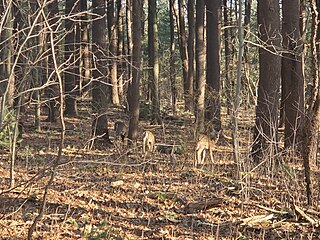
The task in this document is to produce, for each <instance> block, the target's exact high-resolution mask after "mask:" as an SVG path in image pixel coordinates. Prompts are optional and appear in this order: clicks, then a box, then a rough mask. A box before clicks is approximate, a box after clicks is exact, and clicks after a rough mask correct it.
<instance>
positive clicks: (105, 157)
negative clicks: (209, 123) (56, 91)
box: [0, 108, 320, 239]
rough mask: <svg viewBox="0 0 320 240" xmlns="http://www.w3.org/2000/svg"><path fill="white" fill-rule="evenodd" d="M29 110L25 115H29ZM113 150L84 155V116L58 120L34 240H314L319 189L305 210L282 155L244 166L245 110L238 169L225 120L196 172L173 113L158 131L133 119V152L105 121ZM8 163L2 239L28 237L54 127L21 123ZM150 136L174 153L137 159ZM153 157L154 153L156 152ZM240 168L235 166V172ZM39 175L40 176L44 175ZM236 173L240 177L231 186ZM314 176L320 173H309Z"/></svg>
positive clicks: (292, 161) (0, 180) (0, 171)
mask: <svg viewBox="0 0 320 240" xmlns="http://www.w3.org/2000/svg"><path fill="white" fill-rule="evenodd" d="M31 113H32V112H30V114H31ZM109 117H110V118H109V119H110V121H109V127H110V136H111V140H112V142H113V143H114V146H111V147H110V146H109V147H105V148H100V149H99V150H98V149H91V150H89V149H88V140H89V139H90V132H91V119H92V118H91V116H90V114H89V112H88V111H86V110H85V109H82V111H81V112H80V117H78V118H68V117H66V118H65V121H66V127H67V131H66V140H65V148H64V149H63V157H62V162H61V163H60V165H59V166H58V168H57V173H56V177H55V180H54V182H53V185H52V186H51V187H50V189H49V193H48V202H47V205H46V209H45V213H44V216H43V218H42V220H41V221H40V222H39V223H38V224H37V227H36V231H35V232H34V238H35V239H319V237H320V229H319V219H320V205H319V199H320V194H319V192H320V191H319V189H320V184H319V181H316V182H315V184H314V186H313V187H314V189H315V190H314V203H316V204H315V205H314V206H313V207H309V208H307V204H306V197H305V186H304V185H305V184H304V175H303V164H302V161H301V160H300V159H297V158H294V157H290V155H286V156H285V157H282V158H283V159H282V162H284V163H285V164H280V165H279V166H272V165H271V164H268V161H265V162H262V163H260V164H258V165H257V164H253V163H252V162H251V161H250V159H249V152H250V144H251V142H252V133H251V132H250V129H251V126H252V125H253V123H254V117H253V112H252V111H251V112H250V111H248V110H243V111H241V114H240V125H239V129H240V138H239V140H240V149H241V159H240V163H239V165H236V164H235V163H234V160H233V150H232V144H231V141H230V140H228V139H229V138H231V127H230V125H228V124H226V123H227V122H229V121H230V120H228V117H227V116H226V115H225V114H223V128H224V135H226V136H227V137H229V138H226V139H225V141H220V142H219V146H218V149H217V151H215V152H214V160H215V162H214V164H211V162H210V160H209V159H207V161H206V164H205V165H204V166H201V167H198V168H195V167H194V166H193V159H194V146H195V141H194V124H193V122H194V119H192V118H191V117H190V116H188V115H183V114H181V115H178V116H177V117H170V118H167V119H165V120H164V123H163V124H162V125H157V126H154V125H150V124H149V122H148V121H141V125H140V130H139V134H140V137H139V141H138V146H137V148H136V149H135V150H132V149H129V148H128V147H127V146H126V145H123V144H122V143H121V142H120V141H118V140H116V139H114V131H113V124H114V122H115V121H117V120H119V119H123V113H122V112H121V111H120V110H119V109H117V108H112V109H111V111H110V114H109ZM24 125H25V130H24V132H23V140H22V141H21V142H20V143H19V147H18V150H17V153H18V156H17V160H16V165H15V171H16V175H15V178H16V183H15V184H16V187H15V188H14V189H11V190H10V191H7V189H8V188H9V176H10V174H9V172H10V171H9V169H10V161H9V157H8V154H7V153H6V154H5V152H4V153H3V154H2V156H1V158H2V159H1V162H0V176H1V177H0V186H1V189H0V237H1V239H26V237H27V232H28V229H29V228H30V226H31V224H32V222H33V220H34V218H35V217H36V216H37V215H38V208H39V206H40V205H41V203H42V198H43V193H44V188H45V185H46V184H47V182H48V179H49V177H48V176H49V170H48V167H49V166H51V165H50V164H51V163H52V162H53V161H54V160H55V159H56V157H57V153H58V143H59V138H60V131H61V126H60V125H59V124H58V123H55V124H50V123H46V122H42V123H41V127H42V130H41V131H35V130H34V129H33V127H32V126H33V117H32V116H31V115H29V116H27V117H25V121H24ZM144 129H151V130H152V131H153V132H154V134H155V136H156V142H157V144H158V145H163V144H166V145H177V146H179V148H180V150H182V151H178V152H177V153H174V154H172V153H169V152H168V153H160V152H159V151H156V152H155V153H154V154H148V155H147V156H144V155H143V154H142V153H141V148H142V147H141V144H142V143H141V140H142V133H143V130H144ZM158 149H159V148H158ZM237 166H238V167H237ZM44 169H46V171H43V170H44ZM237 169H240V178H237V176H236V173H237ZM312 169H313V175H314V179H315V178H316V177H315V176H317V175H319V169H318V168H317V166H313V168H312Z"/></svg>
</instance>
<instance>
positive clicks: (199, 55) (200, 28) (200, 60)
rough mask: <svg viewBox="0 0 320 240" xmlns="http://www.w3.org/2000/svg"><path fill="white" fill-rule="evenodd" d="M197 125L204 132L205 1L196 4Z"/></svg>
mask: <svg viewBox="0 0 320 240" xmlns="http://www.w3.org/2000/svg"><path fill="white" fill-rule="evenodd" d="M196 12H197V15H196V114H195V115H196V123H197V128H198V130H199V131H200V132H204V120H205V119H204V117H205V85H206V79H205V46H204V0H197V3H196Z"/></svg>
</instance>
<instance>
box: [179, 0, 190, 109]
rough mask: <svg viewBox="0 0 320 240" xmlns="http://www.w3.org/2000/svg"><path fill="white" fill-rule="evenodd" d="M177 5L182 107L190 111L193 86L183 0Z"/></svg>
mask: <svg viewBox="0 0 320 240" xmlns="http://www.w3.org/2000/svg"><path fill="white" fill-rule="evenodd" d="M178 6H179V45H180V56H181V61H182V73H183V74H182V75H183V91H184V108H185V111H192V109H193V106H192V105H193V101H192V95H191V94H192V88H193V86H192V85H191V83H190V82H189V79H188V71H189V70H188V67H189V66H188V52H187V40H186V27H185V14H184V0H178Z"/></svg>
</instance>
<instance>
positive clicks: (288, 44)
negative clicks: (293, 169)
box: [281, 0, 304, 149]
mask: <svg viewBox="0 0 320 240" xmlns="http://www.w3.org/2000/svg"><path fill="white" fill-rule="evenodd" d="M282 16H283V19H282V37H283V48H284V50H285V52H284V53H283V57H282V69H281V70H282V71H281V79H282V88H281V89H282V91H283V92H284V93H283V94H282V97H283V98H282V102H283V103H284V112H285V113H284V116H285V118H284V122H285V130H284V137H285V147H286V148H288V147H292V148H293V149H296V148H297V147H298V146H297V145H299V144H300V143H301V139H298V136H297V133H298V132H299V129H300V128H301V124H302V122H303V117H304V76H303V69H302V50H303V45H302V44H303V43H302V41H301V34H300V22H299V18H300V0H283V1H282Z"/></svg>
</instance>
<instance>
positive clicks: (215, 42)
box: [206, 0, 221, 131]
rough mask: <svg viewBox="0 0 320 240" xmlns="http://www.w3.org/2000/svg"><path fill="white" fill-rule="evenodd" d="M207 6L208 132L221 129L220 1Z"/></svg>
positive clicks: (211, 2)
mask: <svg viewBox="0 0 320 240" xmlns="http://www.w3.org/2000/svg"><path fill="white" fill-rule="evenodd" d="M206 6H207V8H206V9H207V15H206V16H207V31H206V35H207V46H206V47H207V71H206V73H207V89H206V121H207V122H209V123H210V124H208V126H209V128H211V129H209V131H212V130H213V127H214V128H215V129H216V130H220V129H221V113H220V112H221V109H220V108H221V106H220V42H221V40H220V32H221V31H220V19H221V3H220V0H206Z"/></svg>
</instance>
